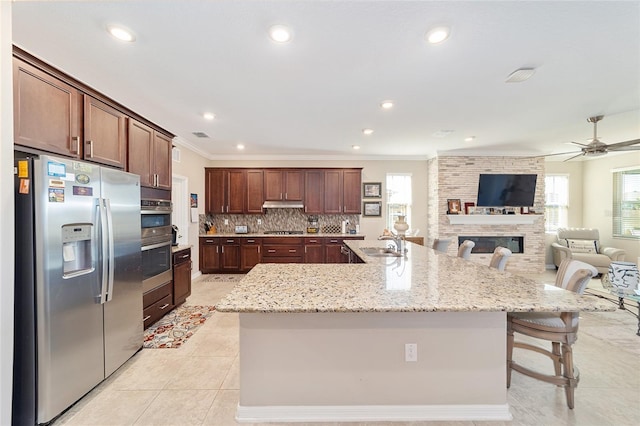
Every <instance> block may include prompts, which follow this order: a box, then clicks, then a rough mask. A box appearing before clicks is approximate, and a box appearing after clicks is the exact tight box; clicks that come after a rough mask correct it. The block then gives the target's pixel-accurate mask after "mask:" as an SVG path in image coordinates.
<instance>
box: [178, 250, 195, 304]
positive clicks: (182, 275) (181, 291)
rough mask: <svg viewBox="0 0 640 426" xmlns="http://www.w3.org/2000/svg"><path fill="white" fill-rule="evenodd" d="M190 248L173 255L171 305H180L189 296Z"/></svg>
mask: <svg viewBox="0 0 640 426" xmlns="http://www.w3.org/2000/svg"><path fill="white" fill-rule="evenodd" d="M192 265H193V262H192V261H191V248H186V249H184V250H180V251H176V252H175V253H173V304H174V305H175V306H178V305H180V304H181V303H183V302H184V301H185V300H187V297H189V296H191V270H192Z"/></svg>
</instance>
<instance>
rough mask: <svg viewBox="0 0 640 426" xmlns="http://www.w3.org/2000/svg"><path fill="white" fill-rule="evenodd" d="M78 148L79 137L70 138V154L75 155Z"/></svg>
mask: <svg viewBox="0 0 640 426" xmlns="http://www.w3.org/2000/svg"><path fill="white" fill-rule="evenodd" d="M79 147H80V136H72V137H71V152H73V153H74V154H77V153H78V148H79Z"/></svg>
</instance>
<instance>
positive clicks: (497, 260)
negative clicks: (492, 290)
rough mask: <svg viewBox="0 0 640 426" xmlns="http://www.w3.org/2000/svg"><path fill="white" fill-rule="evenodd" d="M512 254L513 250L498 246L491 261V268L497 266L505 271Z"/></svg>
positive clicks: (501, 270)
mask: <svg viewBox="0 0 640 426" xmlns="http://www.w3.org/2000/svg"><path fill="white" fill-rule="evenodd" d="M509 256H511V250H509V249H508V248H504V247H500V246H498V247H496V249H495V250H494V251H493V256H492V257H491V261H490V262H489V266H490V267H491V268H496V269H497V270H498V271H500V272H504V267H505V266H507V260H508V259H509Z"/></svg>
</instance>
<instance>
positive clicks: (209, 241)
mask: <svg viewBox="0 0 640 426" xmlns="http://www.w3.org/2000/svg"><path fill="white" fill-rule="evenodd" d="M204 242H205V243H212V242H213V240H204Z"/></svg>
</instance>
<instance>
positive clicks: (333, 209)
mask: <svg viewBox="0 0 640 426" xmlns="http://www.w3.org/2000/svg"><path fill="white" fill-rule="evenodd" d="M324 212H325V213H335V214H337V213H342V170H325V171H324Z"/></svg>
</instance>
